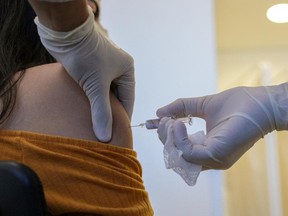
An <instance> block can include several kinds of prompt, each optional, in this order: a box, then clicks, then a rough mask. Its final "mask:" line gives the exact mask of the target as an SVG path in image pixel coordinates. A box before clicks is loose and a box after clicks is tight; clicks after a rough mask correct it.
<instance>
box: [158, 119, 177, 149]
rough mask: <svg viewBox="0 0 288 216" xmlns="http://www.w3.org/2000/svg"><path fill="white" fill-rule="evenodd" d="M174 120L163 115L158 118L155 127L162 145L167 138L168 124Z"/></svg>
mask: <svg viewBox="0 0 288 216" xmlns="http://www.w3.org/2000/svg"><path fill="white" fill-rule="evenodd" d="M174 121H175V120H173V119H171V118H168V117H164V118H162V119H161V120H160V122H159V126H158V129H157V133H158V137H159V139H160V140H161V142H162V143H163V145H165V143H166V141H167V138H168V129H169V126H170V125H172V123H173V122H174Z"/></svg>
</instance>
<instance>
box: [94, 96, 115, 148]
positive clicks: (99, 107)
mask: <svg viewBox="0 0 288 216" xmlns="http://www.w3.org/2000/svg"><path fill="white" fill-rule="evenodd" d="M100 100H103V101H100ZM91 114H92V123H93V130H94V133H95V135H96V137H97V139H99V140H100V141H102V142H109V141H110V140H111V137H112V112H111V106H110V100H109V95H108V96H106V97H103V98H101V99H99V100H98V101H96V100H95V101H93V103H91Z"/></svg>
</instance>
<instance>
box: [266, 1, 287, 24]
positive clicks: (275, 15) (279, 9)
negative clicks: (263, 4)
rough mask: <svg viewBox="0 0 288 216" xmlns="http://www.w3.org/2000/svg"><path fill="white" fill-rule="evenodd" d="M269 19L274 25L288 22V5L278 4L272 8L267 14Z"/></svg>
mask: <svg viewBox="0 0 288 216" xmlns="http://www.w3.org/2000/svg"><path fill="white" fill-rule="evenodd" d="M266 16H267V18H268V19H269V20H270V21H271V22H274V23H287V22H288V4H276V5H273V6H272V7H270V8H269V9H268V10H267V13H266Z"/></svg>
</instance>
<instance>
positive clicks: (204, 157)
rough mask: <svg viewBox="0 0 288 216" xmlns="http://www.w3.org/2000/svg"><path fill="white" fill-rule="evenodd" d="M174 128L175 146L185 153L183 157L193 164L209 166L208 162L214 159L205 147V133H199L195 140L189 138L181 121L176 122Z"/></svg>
mask: <svg viewBox="0 0 288 216" xmlns="http://www.w3.org/2000/svg"><path fill="white" fill-rule="evenodd" d="M173 128H174V144H175V145H176V147H177V148H178V149H179V150H180V151H182V152H183V155H182V157H183V158H184V159H185V160H187V161H189V162H191V163H194V164H199V165H206V166H207V162H208V161H211V159H212V158H213V157H212V155H211V153H210V151H209V149H208V147H207V146H206V145H205V141H207V139H206V138H205V136H204V133H203V134H201V132H197V133H196V134H195V136H194V138H189V136H188V134H187V129H186V126H185V124H184V123H183V122H181V120H176V121H175V122H174V124H173ZM195 138H196V139H195ZM212 160H213V159H212Z"/></svg>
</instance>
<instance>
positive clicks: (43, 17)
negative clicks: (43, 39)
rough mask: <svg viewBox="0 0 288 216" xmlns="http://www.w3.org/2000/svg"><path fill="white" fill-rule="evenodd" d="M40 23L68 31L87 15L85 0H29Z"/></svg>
mask: <svg viewBox="0 0 288 216" xmlns="http://www.w3.org/2000/svg"><path fill="white" fill-rule="evenodd" d="M29 2H30V4H31V6H32V7H33V9H34V11H35V13H36V14H37V16H38V19H39V21H40V23H41V24H43V25H44V26H46V27H48V28H50V29H52V30H55V31H70V30H72V29H74V28H76V27H78V26H80V25H81V24H82V23H84V21H85V20H86V19H87V17H88V8H87V2H86V0H74V1H68V2H61V3H52V2H45V1H39V0H29Z"/></svg>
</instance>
